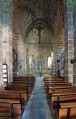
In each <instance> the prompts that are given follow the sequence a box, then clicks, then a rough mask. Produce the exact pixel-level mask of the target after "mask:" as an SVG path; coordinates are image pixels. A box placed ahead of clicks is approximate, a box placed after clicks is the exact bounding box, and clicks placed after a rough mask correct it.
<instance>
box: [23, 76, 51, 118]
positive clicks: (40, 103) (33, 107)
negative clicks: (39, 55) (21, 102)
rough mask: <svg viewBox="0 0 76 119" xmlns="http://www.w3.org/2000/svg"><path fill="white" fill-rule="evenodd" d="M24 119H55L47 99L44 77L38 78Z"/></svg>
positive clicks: (26, 107)
mask: <svg viewBox="0 0 76 119" xmlns="http://www.w3.org/2000/svg"><path fill="white" fill-rule="evenodd" d="M22 119H53V118H52V116H51V113H50V109H49V106H48V103H47V99H46V93H45V86H44V81H43V77H36V82H35V87H34V90H33V92H32V95H31V96H30V99H29V101H28V103H27V105H26V106H25V110H24V113H23V115H22Z"/></svg>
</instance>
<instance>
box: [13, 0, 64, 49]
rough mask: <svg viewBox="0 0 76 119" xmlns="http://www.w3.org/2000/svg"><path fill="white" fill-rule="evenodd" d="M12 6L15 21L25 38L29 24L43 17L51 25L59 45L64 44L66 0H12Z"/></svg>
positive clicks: (54, 38) (53, 36)
mask: <svg viewBox="0 0 76 119" xmlns="http://www.w3.org/2000/svg"><path fill="white" fill-rule="evenodd" d="M12 6H13V7H12V8H13V21H15V22H16V23H17V24H18V25H19V28H20V30H21V33H22V36H23V38H24V39H25V33H26V30H27V28H28V26H29V25H30V24H31V23H32V22H34V21H35V20H38V19H43V20H44V21H46V23H47V24H48V25H49V26H50V29H51V31H52V32H53V33H51V31H50V34H52V39H53V40H55V42H56V44H57V47H63V46H64V0H12ZM25 40H26V39H25Z"/></svg>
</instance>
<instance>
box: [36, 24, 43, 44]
mask: <svg viewBox="0 0 76 119" xmlns="http://www.w3.org/2000/svg"><path fill="white" fill-rule="evenodd" d="M36 29H37V30H38V36H39V44H40V41H41V30H43V29H44V28H42V27H41V26H40V25H39V26H38V27H37V28H36Z"/></svg>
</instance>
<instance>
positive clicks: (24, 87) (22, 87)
mask: <svg viewBox="0 0 76 119" xmlns="http://www.w3.org/2000/svg"><path fill="white" fill-rule="evenodd" d="M6 90H27V92H28V96H29V95H30V94H31V92H32V87H31V86H29V85H24V84H10V85H8V88H6Z"/></svg>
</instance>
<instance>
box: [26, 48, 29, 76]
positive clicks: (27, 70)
mask: <svg viewBox="0 0 76 119" xmlns="http://www.w3.org/2000/svg"><path fill="white" fill-rule="evenodd" d="M26 74H29V48H28V46H27V48H26Z"/></svg>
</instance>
